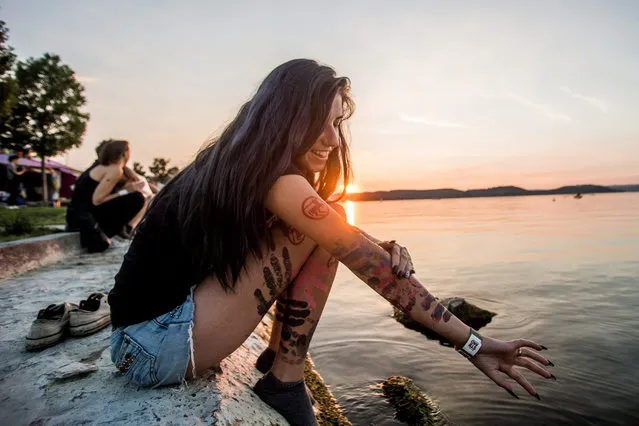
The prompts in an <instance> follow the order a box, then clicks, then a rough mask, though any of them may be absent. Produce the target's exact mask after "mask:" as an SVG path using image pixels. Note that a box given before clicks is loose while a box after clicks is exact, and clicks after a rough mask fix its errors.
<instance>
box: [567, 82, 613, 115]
mask: <svg viewBox="0 0 639 426" xmlns="http://www.w3.org/2000/svg"><path fill="white" fill-rule="evenodd" d="M560 89H561V91H562V92H564V93H566V94H567V95H569V96H572V97H573V98H575V99H579V100H580V101H584V102H585V103H587V104H588V105H590V106H592V107H595V108H597V109H598V110H600V111H601V112H604V113H607V112H608V104H607V103H606V101H602V100H601V99H596V98H591V97H589V96H584V95H580V94H579V93H575V92H573V91H572V90H570V88H569V87H567V86H561V87H560Z"/></svg>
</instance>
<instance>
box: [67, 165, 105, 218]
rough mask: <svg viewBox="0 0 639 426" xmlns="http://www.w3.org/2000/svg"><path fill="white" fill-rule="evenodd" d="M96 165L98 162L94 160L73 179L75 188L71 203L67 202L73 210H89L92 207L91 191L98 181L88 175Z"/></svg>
mask: <svg viewBox="0 0 639 426" xmlns="http://www.w3.org/2000/svg"><path fill="white" fill-rule="evenodd" d="M97 165H98V162H97V161H96V162H95V163H93V164H92V165H91V167H89V168H88V169H86V170H85V171H84V172H83V173H82V174H81V175H80V177H78V180H76V181H75V188H74V189H73V195H72V196H71V203H70V204H69V206H70V207H71V208H72V209H73V210H75V211H78V212H80V211H91V210H92V209H93V193H94V192H95V188H97V187H98V184H99V183H100V182H97V181H96V180H94V179H93V178H92V177H91V176H90V173H91V170H93V169H95V167H96V166H97Z"/></svg>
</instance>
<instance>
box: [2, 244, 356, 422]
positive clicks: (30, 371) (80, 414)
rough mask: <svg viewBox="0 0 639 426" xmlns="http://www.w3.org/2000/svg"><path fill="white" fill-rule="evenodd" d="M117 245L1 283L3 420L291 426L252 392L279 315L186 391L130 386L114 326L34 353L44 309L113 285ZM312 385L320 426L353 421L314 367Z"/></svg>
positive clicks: (308, 373) (309, 370)
mask: <svg viewBox="0 0 639 426" xmlns="http://www.w3.org/2000/svg"><path fill="white" fill-rule="evenodd" d="M71 237H72V238H73V237H75V238H76V239H79V238H78V237H77V235H71ZM49 238H50V237H49ZM112 243H113V244H112V246H111V248H110V249H109V250H106V251H105V252H103V253H97V254H88V253H82V252H80V253H78V254H75V255H71V256H65V258H64V259H62V260H61V261H60V262H57V263H55V264H53V265H50V266H45V267H43V268H39V269H36V270H33V271H31V272H29V273H26V274H20V275H16V276H14V277H12V278H9V279H7V280H5V281H3V282H2V285H0V300H2V302H3V309H0V354H2V356H1V357H0V413H2V417H1V419H2V420H1V421H0V424H7V425H44V424H46V425H68V424H92V425H93V424H94V425H109V426H110V425H126V426H129V425H153V424H159V425H169V424H170V425H194V424H205V425H209V424H216V425H242V426H244V425H269V426H274V425H281V426H284V425H286V424H287V422H286V421H285V420H284V419H283V418H282V417H281V416H280V415H279V414H278V413H276V412H275V411H274V410H272V409H271V408H270V407H269V406H268V405H266V404H265V403H264V402H262V400H261V399H260V398H259V397H257V395H255V393H254V392H253V390H252V388H253V386H254V385H255V382H256V381H257V380H258V379H259V377H261V374H260V373H259V372H258V371H257V369H255V368H254V365H255V361H256V360H257V357H258V356H259V354H260V353H261V352H262V351H263V350H264V349H265V348H266V346H267V342H268V339H269V333H270V329H271V325H272V323H271V321H272V315H270V314H269V315H266V316H265V317H264V318H263V320H262V321H261V323H260V324H259V325H258V326H257V328H256V329H255V330H254V331H253V333H251V335H250V336H249V337H248V338H247V339H246V341H245V342H244V343H243V344H242V345H241V346H240V347H239V348H238V349H237V350H236V351H235V352H233V354H231V355H230V356H229V357H228V358H226V359H224V360H223V361H222V363H221V365H220V367H221V368H220V369H217V370H209V371H208V372H207V373H206V374H204V375H203V376H202V377H199V378H197V379H195V380H189V381H187V382H186V383H185V384H184V385H182V386H174V387H165V388H160V389H141V388H138V387H137V386H135V385H134V384H132V383H127V380H126V378H125V377H123V376H122V374H121V373H120V372H119V371H118V370H117V369H116V368H115V366H114V365H113V363H112V362H111V359H110V348H109V343H110V336H111V328H110V327H107V328H105V329H103V330H101V331H99V332H97V333H95V334H92V335H90V336H86V337H77V338H74V337H67V338H65V339H64V340H63V341H61V342H59V343H58V344H56V345H55V346H52V347H50V348H47V349H44V350H42V351H41V352H27V351H26V350H25V340H24V339H25V336H26V334H27V333H28V331H29V327H30V326H31V323H32V321H33V320H34V319H35V318H36V315H37V313H38V310H39V309H43V308H45V307H46V306H47V305H49V304H51V303H61V302H64V301H67V302H71V303H79V301H80V300H82V299H86V297H87V296H88V295H89V294H91V293H92V292H94V291H103V292H108V291H109V290H110V289H111V287H112V286H113V276H114V275H115V274H116V273H117V271H118V269H119V267H120V264H121V262H122V256H123V255H124V253H125V252H126V249H127V247H128V242H126V241H123V240H119V239H114V240H113V241H112ZM16 245H17V244H16V243H13V244H11V246H12V248H15V246H16ZM4 246H6V245H3V248H4ZM63 247H64V246H62V248H63ZM20 250H22V249H20ZM196 362H197V354H196ZM306 380H307V384H308V386H309V388H310V389H311V390H312V391H313V395H314V397H315V399H316V400H317V401H318V403H319V406H318V409H319V412H317V413H316V415H317V418H318V422H319V424H320V426H325V425H329V424H330V425H335V424H337V425H348V424H349V423H348V420H346V419H343V418H342V417H341V413H340V411H339V407H337V406H336V404H335V399H334V398H333V396H332V395H331V394H330V391H329V389H327V388H326V386H325V385H324V384H323V382H322V380H321V378H320V377H319V375H317V374H316V372H314V371H312V364H311V363H310V362H309V363H308V364H307V371H306Z"/></svg>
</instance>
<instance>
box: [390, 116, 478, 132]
mask: <svg viewBox="0 0 639 426" xmlns="http://www.w3.org/2000/svg"><path fill="white" fill-rule="evenodd" d="M400 119H401V120H402V121H406V122H408V123H418V124H425V125H427V126H433V127H447V128H455V129H462V128H466V127H468V126H467V125H465V124H463V123H451V122H448V121H432V120H427V119H425V118H422V117H413V116H408V115H402V116H401V117H400Z"/></svg>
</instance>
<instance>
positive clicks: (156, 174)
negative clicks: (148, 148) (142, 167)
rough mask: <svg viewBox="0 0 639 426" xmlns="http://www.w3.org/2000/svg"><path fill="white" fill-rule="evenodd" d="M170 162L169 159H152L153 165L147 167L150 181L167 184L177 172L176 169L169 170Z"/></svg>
mask: <svg viewBox="0 0 639 426" xmlns="http://www.w3.org/2000/svg"><path fill="white" fill-rule="evenodd" d="M170 162H171V159H170V158H154V159H153V164H151V165H150V166H149V172H151V179H152V180H154V181H156V182H160V183H167V182H168V181H169V179H171V178H172V177H173V175H175V174H177V172H178V170H179V169H178V168H177V167H171V168H169V163H170Z"/></svg>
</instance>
